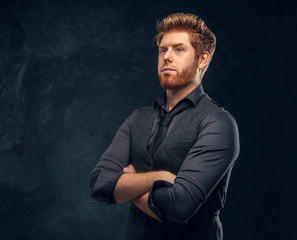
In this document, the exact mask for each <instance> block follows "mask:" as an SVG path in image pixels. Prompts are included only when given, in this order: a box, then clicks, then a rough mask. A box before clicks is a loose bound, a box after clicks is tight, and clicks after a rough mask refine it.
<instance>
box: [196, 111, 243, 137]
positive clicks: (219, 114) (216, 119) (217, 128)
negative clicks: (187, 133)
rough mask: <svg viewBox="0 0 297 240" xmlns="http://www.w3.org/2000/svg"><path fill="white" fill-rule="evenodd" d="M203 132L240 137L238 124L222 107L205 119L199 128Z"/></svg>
mask: <svg viewBox="0 0 297 240" xmlns="http://www.w3.org/2000/svg"><path fill="white" fill-rule="evenodd" d="M201 131H207V132H212V133H222V134H223V133H224V134H232V135H238V124H237V122H236V120H235V118H234V117H233V116H232V115H231V114H230V113H229V112H228V111H227V110H226V109H224V108H222V107H220V108H217V109H216V110H214V111H213V112H211V113H210V114H208V115H207V116H206V117H205V118H204V119H203V121H202V122H201V125H200V126H199V132H201Z"/></svg>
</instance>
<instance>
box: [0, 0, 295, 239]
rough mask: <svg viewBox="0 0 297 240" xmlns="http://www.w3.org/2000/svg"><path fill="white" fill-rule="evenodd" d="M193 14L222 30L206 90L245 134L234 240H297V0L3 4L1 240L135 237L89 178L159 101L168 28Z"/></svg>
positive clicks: (229, 217)
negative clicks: (124, 129)
mask: <svg viewBox="0 0 297 240" xmlns="http://www.w3.org/2000/svg"><path fill="white" fill-rule="evenodd" d="M181 11H182V12H193V13H196V14H198V15H199V16H200V17H202V18H203V19H204V20H205V21H206V23H207V25H208V26H209V27H210V29H212V30H213V32H214V33H215V34H216V36H217V41H218V44H217V50H216V53H215V56H214V59H213V62H212V63H211V65H210V68H209V70H208V72H207V74H206V76H205V79H204V81H203V85H204V88H205V90H206V92H208V94H209V95H210V96H211V97H212V98H214V99H215V100H216V101H217V102H219V103H220V104H222V105H224V106H226V107H227V109H228V110H229V111H230V112H231V113H232V114H233V115H234V116H235V118H236V119H237V121H238V124H239V129H240V135H241V154H240V157H239V161H238V164H237V166H236V167H235V168H234V171H233V176H232V179H231V183H230V188H229V195H228V201H227V204H226V207H225V210H223V212H222V220H223V224H224V232H225V239H228V240H232V239H233V240H238V239H240V240H245V239H246V240H247V239H253V240H255V239H296V238H297V234H296V230H295V227H296V226H295V225H296V220H294V219H295V213H294V211H293V209H292V207H293V206H294V204H293V203H294V201H293V199H294V198H293V196H294V193H295V192H296V188H295V187H293V186H294V179H295V173H294V171H295V168H296V163H294V162H296V161H292V160H296V154H294V155H293V151H290V149H293V148H294V145H295V143H294V139H296V135H295V132H294V131H293V130H294V129H295V128H296V126H295V124H294V121H293V118H292V117H291V116H294V114H296V110H295V107H294V106H295V102H294V101H293V98H292V96H293V95H294V92H295V89H294V88H293V87H292V86H293V85H291V83H292V80H291V79H290V78H284V77H283V75H281V72H282V71H283V70H284V68H283V67H282V65H280V62H283V61H286V60H287V59H288V58H287V57H288V56H289V53H288V51H287V50H288V47H289V45H290V44H289V40H291V38H292V36H293V34H294V33H296V30H295V29H296V28H295V27H296V25H295V24H296V18H295V15H294V14H295V13H294V11H293V10H292V9H291V7H290V6H288V5H285V4H281V3H274V2H271V1H266V2H265V1H256V2H251V1H227V0H224V1H219V0H218V1H169V0H168V1H155V2H153V3H151V2H149V1H142V0H140V1H129V0H126V1H113V0H109V1H71V0H64V1H62V0H56V1H51V0H28V1H17V0H10V1H8V0H7V1H1V2H0V113H1V114H0V132H1V134H0V238H1V239H107V240H108V239H122V234H123V232H124V228H125V221H126V217H127V209H128V204H123V205H111V206H100V205H95V204H90V203H89V174H90V172H91V170H92V168H93V167H94V166H95V164H96V162H97V160H98V158H99V157H100V155H101V154H102V153H103V151H104V150H105V149H106V147H107V146H108V144H109V143H110V141H111V139H112V137H113V135H114V134H115V132H116V130H117V128H118V127H119V125H120V124H121V123H122V122H123V121H124V120H125V119H126V118H127V117H128V116H129V114H130V113H131V112H132V111H133V110H134V109H135V108H137V107H139V106H146V105H150V104H151V103H152V101H153V100H154V98H155V97H156V96H157V95H159V93H160V91H161V89H160V87H159V85H158V80H157V74H156V66H157V51H156V46H155V43H154V42H153V37H154V36H155V34H156V31H155V23H156V21H157V20H160V19H162V18H163V17H165V16H166V15H168V14H170V13H174V12H181ZM280 56H281V57H280ZM293 136H294V138H293ZM295 142H296V141H295ZM288 160H289V161H288Z"/></svg>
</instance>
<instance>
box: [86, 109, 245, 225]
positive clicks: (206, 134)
mask: <svg viewBox="0 0 297 240" xmlns="http://www.w3.org/2000/svg"><path fill="white" fill-rule="evenodd" d="M131 122H133V120H132V119H131V118H130V120H129V119H128V120H127V121H126V123H125V124H123V125H122V127H121V128H120V129H119V131H118V133H117V134H116V136H115V138H114V140H113V142H112V144H111V145H110V146H109V148H108V149H107V150H106V152H105V153H104V154H103V155H102V157H101V159H100V161H99V162H98V164H97V165H96V167H95V168H94V170H93V172H92V177H91V199H90V200H91V201H92V202H95V203H101V204H110V203H120V202H126V201H132V202H133V203H134V204H135V205H136V206H137V207H138V208H139V209H141V210H142V211H143V212H145V213H146V214H148V215H149V216H151V217H153V218H155V219H158V220H160V219H162V221H168V222H178V223H181V224H186V222H187V221H188V220H189V219H190V217H191V216H192V214H194V213H195V212H196V211H197V210H198V209H199V208H200V206H201V205H202V204H203V203H204V202H205V201H206V200H207V198H208V196H209V195H210V193H211V192H212V190H213V189H214V187H215V186H216V185H217V184H218V183H219V181H220V180H221V179H222V178H223V177H224V176H227V172H228V171H229V169H231V168H232V166H233V165H234V163H235V160H236V158H237V156H238V153H239V138H238V130H237V125H236V122H235V120H234V119H233V118H232V117H231V116H229V115H228V114H226V113H224V112H219V113H216V115H213V116H211V117H209V118H208V119H207V121H206V120H205V123H204V124H203V126H202V127H201V131H200V134H199V137H198V140H197V142H196V143H195V144H194V146H193V147H192V148H191V150H190V151H189V153H188V155H187V157H186V158H185V160H184V162H183V164H182V166H181V168H180V170H179V172H178V174H177V176H175V175H173V174H172V173H170V172H167V171H151V172H146V173H137V172H135V169H134V167H133V166H132V165H129V164H130V141H129V140H130V125H131ZM175 177H176V178H175ZM158 180H161V181H158ZM162 180H163V181H162ZM226 181H227V182H228V179H226ZM173 182H174V184H173ZM149 192H151V194H149ZM148 202H149V203H148ZM148 204H149V205H148ZM148 206H149V207H148ZM173 209H174V211H173ZM152 211H153V212H154V213H153V212H152ZM157 216H158V217H157Z"/></svg>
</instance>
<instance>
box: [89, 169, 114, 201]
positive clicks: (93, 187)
mask: <svg viewBox="0 0 297 240" xmlns="http://www.w3.org/2000/svg"><path fill="white" fill-rule="evenodd" d="M90 202H92V203H99V204H110V203H112V201H111V198H110V194H109V191H108V188H106V186H105V185H103V184H102V182H100V181H99V174H94V175H92V176H91V182H90Z"/></svg>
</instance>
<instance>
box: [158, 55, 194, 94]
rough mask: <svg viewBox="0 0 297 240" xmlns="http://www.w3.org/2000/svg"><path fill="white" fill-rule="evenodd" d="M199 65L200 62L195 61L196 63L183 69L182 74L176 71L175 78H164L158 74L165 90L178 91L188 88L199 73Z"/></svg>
mask: <svg viewBox="0 0 297 240" xmlns="http://www.w3.org/2000/svg"><path fill="white" fill-rule="evenodd" d="M197 63H198V60H196V59H195V61H194V63H193V64H192V65H191V66H189V67H187V68H185V69H183V71H182V72H179V71H178V70H176V74H175V75H174V76H162V74H160V73H159V74H158V76H159V81H160V85H161V87H162V88H163V89H176V88H182V87H185V86H187V85H188V84H189V83H191V82H192V81H193V80H194V78H195V76H196V73H197Z"/></svg>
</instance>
